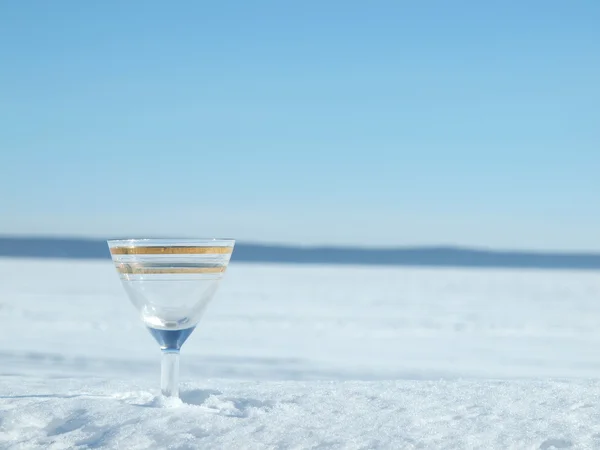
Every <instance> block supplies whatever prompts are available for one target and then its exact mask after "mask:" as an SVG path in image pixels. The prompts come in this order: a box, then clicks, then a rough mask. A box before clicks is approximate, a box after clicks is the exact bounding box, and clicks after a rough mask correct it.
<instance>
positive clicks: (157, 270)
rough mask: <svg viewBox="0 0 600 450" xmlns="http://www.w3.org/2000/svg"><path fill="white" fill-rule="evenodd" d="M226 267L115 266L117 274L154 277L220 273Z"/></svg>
mask: <svg viewBox="0 0 600 450" xmlns="http://www.w3.org/2000/svg"><path fill="white" fill-rule="evenodd" d="M225 269H226V267H225V266H222V267H140V266H132V265H129V264H120V265H118V266H117V271H118V272H119V273H125V274H129V275H154V274H157V275H158V274H171V273H182V274H196V273H222V272H225Z"/></svg>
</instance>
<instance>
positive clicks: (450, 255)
mask: <svg viewBox="0 0 600 450" xmlns="http://www.w3.org/2000/svg"><path fill="white" fill-rule="evenodd" d="M0 257H15V258H65V259H108V258H110V254H109V252H108V247H107V245H106V241H105V240H103V239H86V238H75V237H73V238H69V237H66V238H65V237H61V238H55V237H33V236H32V237H26V236H0ZM233 259H234V260H235V261H239V262H256V263H261V262H262V263H267V262H268V263H300V264H301V263H306V264H311V263H312V264H353V265H357V264H358V265H385V266H416V267H472V268H478V267H480V268H485V267H487V268H494V267H497V268H530V269H587V270H594V269H600V253H566V252H564V253H562V252H532V251H496V250H481V249H472V248H466V247H398V248H356V247H354V248H353V247H320V246H315V247H300V246H291V245H270V244H256V243H244V242H238V243H237V244H236V246H235V251H234V256H233Z"/></svg>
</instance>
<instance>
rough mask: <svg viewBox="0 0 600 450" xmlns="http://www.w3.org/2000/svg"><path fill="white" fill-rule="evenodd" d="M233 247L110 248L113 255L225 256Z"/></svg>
mask: <svg viewBox="0 0 600 450" xmlns="http://www.w3.org/2000/svg"><path fill="white" fill-rule="evenodd" d="M231 252H233V247H159V246H152V247H112V248H111V249H110V253H111V254H113V255H214V254H217V255H226V254H229V253H231Z"/></svg>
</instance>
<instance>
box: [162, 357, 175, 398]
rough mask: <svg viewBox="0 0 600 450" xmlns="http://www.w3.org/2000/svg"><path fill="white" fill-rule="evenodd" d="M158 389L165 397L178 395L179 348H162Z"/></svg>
mask: <svg viewBox="0 0 600 450" xmlns="http://www.w3.org/2000/svg"><path fill="white" fill-rule="evenodd" d="M160 390H161V392H162V395H164V396H165V397H179V350H163V351H162V361H161V365H160Z"/></svg>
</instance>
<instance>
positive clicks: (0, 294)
mask: <svg viewBox="0 0 600 450" xmlns="http://www.w3.org/2000/svg"><path fill="white" fill-rule="evenodd" d="M0 274H1V275H0V277H1V278H0V280H1V283H0V320H1V321H2V334H1V336H2V339H1V340H0V360H1V361H2V364H1V368H0V373H1V374H2V375H1V377H0V381H1V384H0V387H1V389H2V390H1V391H0V397H1V398H0V414H1V416H0V447H2V448H5V447H7V446H8V447H9V448H10V446H11V445H12V446H14V448H36V447H40V448H71V447H73V446H75V444H80V445H81V446H82V447H83V448H85V447H86V446H87V447H88V448H92V447H106V448H156V447H165V446H166V445H168V444H169V445H171V444H172V445H173V448H199V447H200V448H207V447H208V448H211V447H212V448H228V447H229V448H231V446H236V445H237V446H241V447H244V443H246V444H247V445H246V446H247V447H248V448H262V447H263V446H264V447H265V448H276V447H277V446H280V447H281V448H313V447H314V446H316V445H323V446H324V447H328V446H329V447H330V448H545V449H549V448H566V447H570V448H600V439H598V437H597V436H596V435H598V436H600V434H598V433H600V420H598V419H599V418H600V403H599V402H598V401H597V399H598V395H600V384H599V383H596V382H594V381H590V380H589V379H594V378H599V379H600V352H599V351H598V347H599V344H600V326H599V324H600V274H598V273H595V272H577V271H535V270H491V269H480V270H466V269H421V268H419V269H417V268H414V269H412V268H405V267H404V268H394V267H373V266H371V267H359V266H343V267H341V266H314V265H266V264H264V265H263V264H261V265H252V264H241V263H235V257H234V258H233V262H232V263H231V266H230V268H229V269H228V271H227V274H226V276H225V278H224V280H223V284H222V286H221V288H220V290H219V292H218V293H217V296H216V297H215V299H214V301H213V302H212V303H211V304H210V306H209V308H208V310H207V312H206V314H205V316H204V318H203V319H202V321H201V322H200V325H199V326H198V328H197V329H196V331H195V332H194V334H192V336H191V337H190V338H189V340H188V341H187V342H186V344H185V346H184V347H183V350H182V359H181V378H182V382H184V389H183V399H184V402H185V403H184V404H183V405H180V406H179V407H177V408H161V407H156V408H154V407H152V406H159V405H157V400H156V398H155V395H156V389H157V387H158V376H159V359H160V358H159V357H160V352H159V350H158V348H157V346H156V344H155V343H154V341H153V340H152V338H151V336H150V335H149V333H148V332H147V331H146V330H145V329H144V327H143V326H142V324H141V322H140V321H139V320H138V318H137V316H136V314H137V313H136V311H135V309H134V308H133V306H132V305H131V304H130V303H129V301H128V299H127V297H126V296H125V292H124V290H123V289H122V287H121V285H120V281H119V279H118V276H117V274H116V272H115V270H114V268H113V266H112V263H111V262H110V260H106V261H69V260H27V259H1V260H0ZM557 379H560V380H557ZM140 405H141V406H140ZM319 405H320V406H319ZM142 406H146V407H142ZM513 413H514V414H513ZM455 417H458V418H460V420H459V419H453V418H455ZM453 427H454V428H453ZM150 430H152V432H150ZM256 430H262V431H260V432H258V431H256ZM286 430H287V431H286ZM457 430H460V431H457ZM396 444H397V445H396Z"/></svg>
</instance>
